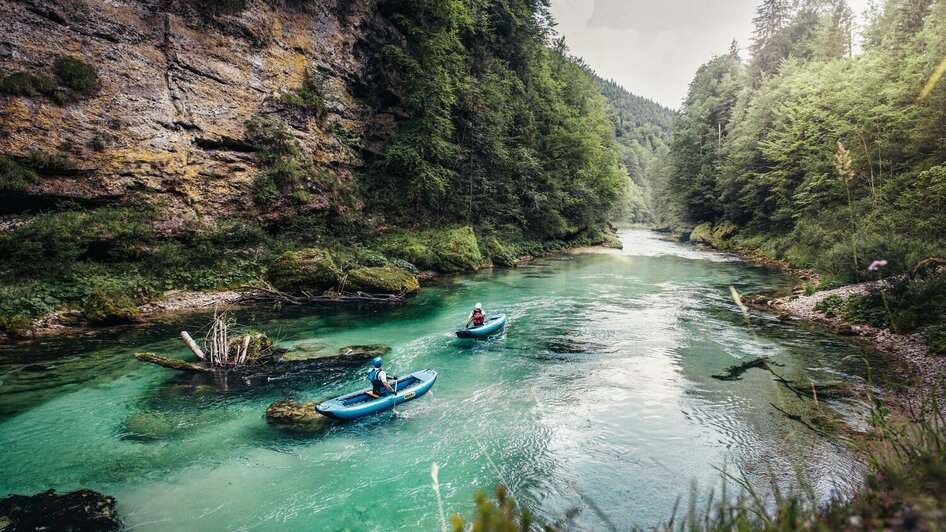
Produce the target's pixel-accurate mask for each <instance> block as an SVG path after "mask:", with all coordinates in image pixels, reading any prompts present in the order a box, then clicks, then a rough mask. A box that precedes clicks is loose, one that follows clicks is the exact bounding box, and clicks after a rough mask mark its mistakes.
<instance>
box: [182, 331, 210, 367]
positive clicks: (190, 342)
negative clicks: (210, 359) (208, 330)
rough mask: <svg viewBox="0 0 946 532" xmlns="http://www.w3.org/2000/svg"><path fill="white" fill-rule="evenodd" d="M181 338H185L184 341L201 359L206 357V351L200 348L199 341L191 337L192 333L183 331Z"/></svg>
mask: <svg viewBox="0 0 946 532" xmlns="http://www.w3.org/2000/svg"><path fill="white" fill-rule="evenodd" d="M181 340H184V343H185V344H187V347H188V348H190V350H191V351H193V353H194V354H195V355H197V358H199V359H201V360H205V359H206V356H205V355H204V352H203V351H201V350H200V347H199V346H198V345H197V342H195V341H194V339H193V338H191V335H189V334H187V331H181Z"/></svg>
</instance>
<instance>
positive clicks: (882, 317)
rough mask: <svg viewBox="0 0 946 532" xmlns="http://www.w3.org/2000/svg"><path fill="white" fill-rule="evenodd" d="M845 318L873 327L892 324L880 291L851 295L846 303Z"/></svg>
mask: <svg viewBox="0 0 946 532" xmlns="http://www.w3.org/2000/svg"><path fill="white" fill-rule="evenodd" d="M844 319H846V320H848V321H851V322H854V323H863V324H864V325H870V326H871V327H888V326H890V318H889V316H888V314H887V309H886V307H885V306H884V301H883V298H882V297H881V296H880V294H879V293H871V294H866V295H854V296H851V297H849V298H848V299H847V302H846V303H845V304H844Z"/></svg>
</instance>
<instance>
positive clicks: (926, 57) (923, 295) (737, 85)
mask: <svg viewBox="0 0 946 532" xmlns="http://www.w3.org/2000/svg"><path fill="white" fill-rule="evenodd" d="M755 25H756V33H755V38H754V40H753V42H752V46H751V57H750V59H749V61H748V63H745V62H743V61H742V59H741V58H740V57H739V56H738V54H737V53H736V50H735V49H734V50H733V51H732V52H731V53H730V54H727V55H724V56H720V57H716V58H715V59H713V60H712V61H710V62H709V63H707V64H705V65H703V66H702V67H701V68H700V69H699V71H698V72H697V74H696V77H695V78H694V79H693V81H692V83H691V85H690V90H689V94H688V96H687V99H686V103H685V106H684V109H683V112H682V114H681V116H680V118H679V119H678V120H677V122H676V124H675V128H674V137H673V142H672V146H671V150H670V153H669V161H670V165H671V167H672V168H671V175H672V178H671V180H670V187H669V193H670V197H671V199H672V201H671V203H670V204H669V205H667V206H665V210H664V212H663V213H662V215H663V216H668V217H671V218H674V219H675V220H676V223H677V224H678V225H679V226H681V227H690V228H692V227H694V226H698V227H697V231H695V233H694V237H695V239H702V240H707V241H714V242H716V243H717V244H719V245H730V246H736V247H743V248H748V249H752V250H756V251H760V252H762V253H764V254H766V255H768V256H770V257H774V258H780V259H785V260H787V261H788V262H789V263H791V264H793V265H796V266H803V267H815V268H817V269H818V270H820V271H822V272H824V273H826V274H828V275H829V276H831V277H833V278H834V279H836V280H838V281H841V282H854V281H863V280H867V279H871V278H873V279H876V278H877V276H878V275H885V276H890V275H897V274H910V275H912V276H914V277H916V276H921V275H922V274H923V272H925V271H929V270H930V267H931V265H932V270H934V271H935V269H936V267H935V265H936V264H938V263H937V262H936V261H935V260H933V261H932V262H931V261H929V260H928V259H931V258H933V259H936V258H940V259H941V258H942V257H943V256H944V250H946V80H944V79H940V78H939V77H938V76H939V75H941V74H942V73H943V69H944V67H946V63H944V61H946V1H943V0H890V1H888V2H887V3H886V5H885V7H884V8H883V10H882V11H880V12H877V13H875V14H874V15H873V17H872V20H871V21H870V22H869V25H868V26H867V28H866V30H865V31H864V45H863V53H860V54H852V45H851V42H852V39H853V38H855V37H854V36H852V33H851V13H850V10H849V9H848V8H847V6H846V5H845V3H844V2H843V1H842V0H831V1H817V0H808V1H804V2H800V3H795V2H789V1H786V0H765V2H763V4H762V5H761V6H760V8H759V10H758V16H757V17H756V19H755ZM704 223H708V224H710V225H705V224H704ZM700 224H704V225H700ZM727 240H728V241H727ZM875 260H886V261H888V262H887V263H886V265H885V267H884V268H883V270H882V271H880V273H876V272H872V271H869V269H868V266H869V265H871V263H872V262H873V261H875ZM922 261H926V262H922ZM918 265H920V266H919V268H918ZM876 268H877V266H876V265H875V267H874V269H876ZM941 277H942V276H941ZM942 285H943V280H942V279H938V280H935V279H934V281H931V282H929V283H923V284H912V285H904V286H902V287H900V288H899V289H898V293H899V295H898V296H896V297H894V299H898V298H899V303H898V302H897V301H894V302H891V301H887V300H884V301H882V300H881V299H882V297H883V294H880V295H879V296H878V297H876V298H875V299H874V300H872V301H873V304H874V305H875V308H873V309H869V308H867V307H869V306H870V305H866V306H865V308H864V309H861V310H860V311H858V310H857V309H849V310H850V314H852V315H854V316H855V317H856V318H858V319H859V320H861V321H865V322H869V323H875V324H878V325H881V324H889V323H890V322H893V325H894V326H895V327H896V326H897V325H899V326H900V329H901V330H905V331H908V330H913V329H914V328H916V327H918V326H921V325H923V324H926V323H935V322H937V321H938V320H939V319H941V317H942V313H943V312H944V309H943V305H942V303H937V301H940V302H941V301H942V298H941V297H939V296H936V295H935V294H936V293H937V292H936V290H939V289H941V288H942ZM937 286H938V287H939V288H936V287H937ZM918 302H922V303H924V306H923V308H913V309H907V308H906V307H910V306H916V304H917V303H918ZM868 303H869V302H868ZM901 304H902V305H901ZM900 306H902V307H904V309H903V311H902V312H900V311H899V310H898V308H899V307H900Z"/></svg>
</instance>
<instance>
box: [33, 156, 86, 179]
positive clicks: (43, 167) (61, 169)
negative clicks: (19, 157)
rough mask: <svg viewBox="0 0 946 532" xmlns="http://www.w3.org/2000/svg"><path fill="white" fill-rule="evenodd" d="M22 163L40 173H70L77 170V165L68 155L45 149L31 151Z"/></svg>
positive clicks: (54, 174)
mask: <svg viewBox="0 0 946 532" xmlns="http://www.w3.org/2000/svg"><path fill="white" fill-rule="evenodd" d="M24 163H25V164H26V165H28V166H30V167H31V168H33V169H35V170H36V171H37V172H38V173H40V174H42V175H53V176H56V175H72V174H75V173H76V172H77V171H78V166H77V165H76V163H75V162H74V161H72V160H71V159H69V157H67V156H65V155H63V154H61V153H51V152H48V151H45V150H33V151H31V152H30V153H29V154H28V155H27V156H26V158H25V160H24Z"/></svg>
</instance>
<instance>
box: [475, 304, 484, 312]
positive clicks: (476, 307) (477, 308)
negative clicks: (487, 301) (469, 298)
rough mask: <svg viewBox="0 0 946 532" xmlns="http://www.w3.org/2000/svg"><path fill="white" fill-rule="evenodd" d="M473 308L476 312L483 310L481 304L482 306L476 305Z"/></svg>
mask: <svg viewBox="0 0 946 532" xmlns="http://www.w3.org/2000/svg"><path fill="white" fill-rule="evenodd" d="M473 308H474V309H476V310H483V304H482V303H477V304H476V306H475V307H473Z"/></svg>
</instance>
